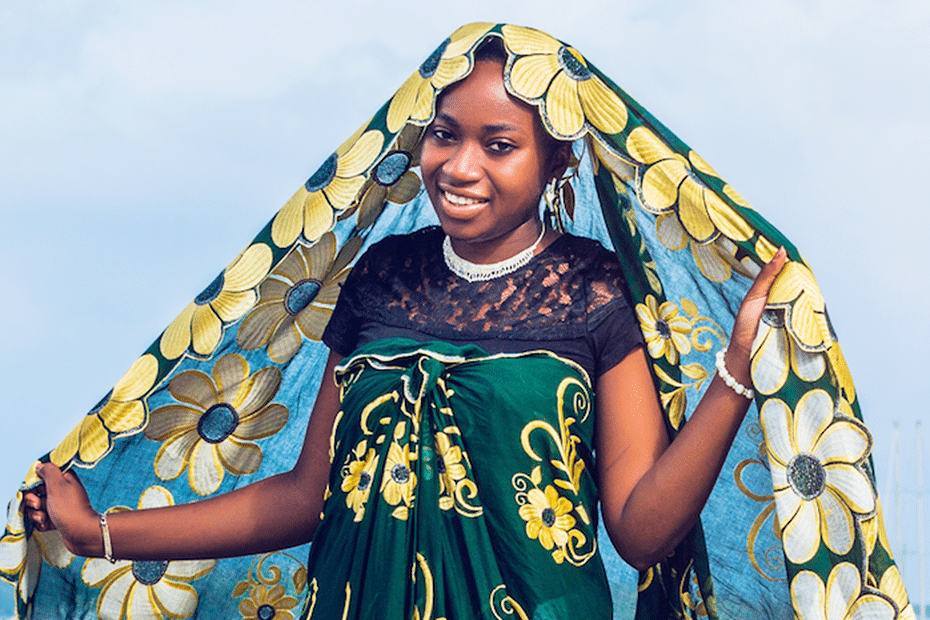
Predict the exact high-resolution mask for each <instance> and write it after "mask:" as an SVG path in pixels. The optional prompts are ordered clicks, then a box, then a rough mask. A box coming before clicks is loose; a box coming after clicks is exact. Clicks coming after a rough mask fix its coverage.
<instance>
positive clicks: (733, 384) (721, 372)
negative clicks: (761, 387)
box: [715, 349, 755, 400]
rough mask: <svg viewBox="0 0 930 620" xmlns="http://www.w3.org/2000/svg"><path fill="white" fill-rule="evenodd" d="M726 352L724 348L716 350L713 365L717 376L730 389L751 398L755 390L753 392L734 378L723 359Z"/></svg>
mask: <svg viewBox="0 0 930 620" xmlns="http://www.w3.org/2000/svg"><path fill="white" fill-rule="evenodd" d="M726 354H727V350H726V349H721V350H719V351H717V363H716V364H715V366H716V367H717V376H719V377H720V379H721V380H723V382H724V383H726V384H727V387H728V388H730V389H731V390H733V391H734V392H736V393H737V394H739V395H740V396H745V397H746V398H748V399H749V400H752V398H753V396H755V392H753V391H752V390H751V389H750V388H748V387H746V386H745V385H743V384H742V383H740V382H739V381H737V380H736V379H734V378H733V375H731V374H730V372H729V371H728V370H727V365H726V363H724V361H723V356H724V355H726Z"/></svg>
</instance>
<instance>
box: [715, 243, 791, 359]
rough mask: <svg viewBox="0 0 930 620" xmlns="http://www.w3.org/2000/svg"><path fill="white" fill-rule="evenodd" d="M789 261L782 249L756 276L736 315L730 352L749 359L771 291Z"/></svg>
mask: <svg viewBox="0 0 930 620" xmlns="http://www.w3.org/2000/svg"><path fill="white" fill-rule="evenodd" d="M787 260H788V253H787V252H786V251H785V248H783V247H781V248H779V249H778V251H777V252H775V256H773V257H772V260H770V261H769V262H768V263H766V264H765V265H764V266H763V267H762V270H761V271H759V275H757V276H756V279H755V280H754V281H753V283H752V286H750V287H749V290H748V291H747V292H746V296H745V297H744V298H743V303H742V304H740V307H739V311H738V312H737V313H736V321H735V322H734V323H733V333H732V334H731V335H730V344H729V346H728V349H729V350H734V351H735V352H738V353H741V354H742V355H743V356H744V357H746V358H747V359H748V358H749V354H750V352H751V349H752V343H753V341H754V340H755V338H756V332H757V331H758V330H759V320H760V319H761V318H762V312H763V311H764V310H765V302H766V298H768V295H769V290H770V289H771V288H772V284H773V283H774V282H775V278H777V277H778V274H779V272H780V271H781V268H782V267H784V266H785V263H786V262H787Z"/></svg>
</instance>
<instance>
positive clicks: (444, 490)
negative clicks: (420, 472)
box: [435, 431, 467, 510]
mask: <svg viewBox="0 0 930 620" xmlns="http://www.w3.org/2000/svg"><path fill="white" fill-rule="evenodd" d="M435 440H436V441H435V443H436V470H437V472H438V473H439V495H440V498H439V507H440V508H442V509H443V510H449V509H450V508H452V506H453V505H454V504H455V500H454V499H453V498H452V497H450V496H451V495H455V489H456V486H458V482H459V481H460V480H464V479H465V476H466V475H467V471H466V469H465V465H463V464H462V456H463V455H462V448H461V447H459V446H453V445H452V441H451V440H450V439H449V436H448V435H447V434H446V433H443V432H441V431H440V432H437V433H436V436H435Z"/></svg>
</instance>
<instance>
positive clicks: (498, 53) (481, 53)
mask: <svg viewBox="0 0 930 620" xmlns="http://www.w3.org/2000/svg"><path fill="white" fill-rule="evenodd" d="M475 60H476V61H478V60H494V61H497V62H499V63H501V64H502V65H503V64H507V50H505V49H504V40H503V39H501V38H500V37H493V36H492V37H488V38H486V39H485V40H484V41H482V42H481V43H480V44H479V45H478V48H477V49H476V50H475Z"/></svg>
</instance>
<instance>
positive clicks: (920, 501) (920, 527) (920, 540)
mask: <svg viewBox="0 0 930 620" xmlns="http://www.w3.org/2000/svg"><path fill="white" fill-rule="evenodd" d="M916 426H917V428H916V429H915V434H916V435H917V553H918V558H919V561H918V574H919V579H920V585H919V586H918V590H919V592H920V598H919V600H920V603H919V604H918V607H917V608H918V609H919V610H920V618H922V619H923V618H924V617H925V613H926V607H925V605H926V603H927V599H926V594H925V592H924V583H925V581H926V578H925V576H924V570H925V569H924V567H925V566H926V562H925V559H924V558H925V552H926V547H925V546H924V456H923V452H924V446H923V441H922V440H921V436H920V420H918V421H917V425H916Z"/></svg>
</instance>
